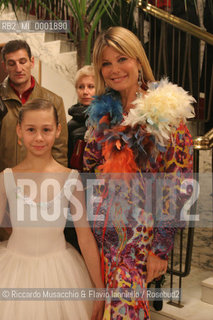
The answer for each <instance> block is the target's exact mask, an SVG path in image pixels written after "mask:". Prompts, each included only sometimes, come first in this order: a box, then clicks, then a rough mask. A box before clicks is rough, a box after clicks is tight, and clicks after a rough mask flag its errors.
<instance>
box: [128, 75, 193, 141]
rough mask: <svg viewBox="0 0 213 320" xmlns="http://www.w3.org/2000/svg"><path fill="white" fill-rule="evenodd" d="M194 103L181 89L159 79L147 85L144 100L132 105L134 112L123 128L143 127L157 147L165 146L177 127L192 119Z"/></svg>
mask: <svg viewBox="0 0 213 320" xmlns="http://www.w3.org/2000/svg"><path fill="white" fill-rule="evenodd" d="M156 84H157V85H156ZM193 102H195V99H194V98H193V97H192V96H190V95H189V94H188V93H187V92H186V91H185V90H184V89H183V88H181V87H178V86H177V85H175V84H172V83H171V82H168V79H162V80H161V81H160V82H159V83H151V84H150V85H149V87H148V91H147V94H146V95H145V96H144V98H143V99H141V98H139V99H136V100H135V101H134V102H133V104H134V105H135V108H132V109H130V111H129V114H128V115H127V116H126V117H124V122H123V123H122V125H124V126H131V127H135V126H136V125H141V126H145V127H146V131H147V132H148V133H150V134H152V135H153V136H154V137H155V139H156V143H159V144H160V145H162V146H165V145H166V143H167V142H168V140H169V139H170V137H171V134H172V132H174V130H175V129H176V128H177V126H178V125H179V123H180V122H181V121H183V122H185V121H186V118H193V117H194V108H193V106H192V103H193Z"/></svg>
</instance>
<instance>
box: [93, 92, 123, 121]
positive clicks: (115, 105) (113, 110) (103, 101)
mask: <svg viewBox="0 0 213 320" xmlns="http://www.w3.org/2000/svg"><path fill="white" fill-rule="evenodd" d="M87 114H88V115H89V118H88V122H89V125H92V126H96V125H97V126H98V125H99V122H100V120H101V118H102V117H103V116H105V115H107V114H109V116H110V122H111V124H112V125H115V124H117V123H119V122H121V121H122V119H123V115H122V114H123V108H122V105H121V102H120V99H118V96H117V95H116V93H115V92H114V91H110V92H107V94H105V95H101V96H100V97H95V99H94V100H93V102H92V104H91V105H90V107H89V108H88V109H87Z"/></svg>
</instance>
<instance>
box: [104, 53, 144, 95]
mask: <svg viewBox="0 0 213 320" xmlns="http://www.w3.org/2000/svg"><path fill="white" fill-rule="evenodd" d="M138 69H139V63H138V62H137V60H136V59H133V58H130V57H128V56H126V55H124V54H121V53H119V52H118V51H117V50H115V49H114V48H112V47H106V48H104V50H103V54H102V67H101V73H102V76H103V78H104V81H105V83H106V85H107V86H108V87H110V88H112V89H114V90H116V91H119V92H120V93H122V92H123V91H126V90H129V89H130V90H131V89H132V88H134V87H135V90H137V88H138Z"/></svg>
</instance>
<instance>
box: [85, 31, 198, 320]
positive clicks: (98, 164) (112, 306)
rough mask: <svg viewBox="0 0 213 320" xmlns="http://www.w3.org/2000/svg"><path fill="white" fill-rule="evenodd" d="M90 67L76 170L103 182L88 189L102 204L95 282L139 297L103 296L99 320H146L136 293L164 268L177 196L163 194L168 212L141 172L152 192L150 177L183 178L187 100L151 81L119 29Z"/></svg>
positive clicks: (98, 47)
mask: <svg viewBox="0 0 213 320" xmlns="http://www.w3.org/2000/svg"><path fill="white" fill-rule="evenodd" d="M93 64H94V69H95V84H96V93H97V95H98V97H97V98H96V99H95V100H94V101H93V102H92V105H91V107H90V109H89V124H90V126H92V127H93V133H92V135H91V137H90V139H89V141H88V143H87V146H86V149H85V153H84V170H85V171H86V172H99V175H100V173H102V174H104V177H105V178H106V184H105V185H104V186H103V187H101V188H98V190H96V192H99V191H100V192H99V195H100V194H101V196H102V201H101V202H100V201H99V202H98V203H97V204H95V205H94V206H93V215H95V216H96V218H95V221H94V226H93V231H94V234H95V237H96V240H97V242H98V245H99V248H100V252H101V258H102V277H103V279H104V281H105V285H106V287H107V288H108V289H113V290H118V291H119V292H121V291H122V290H124V289H127V291H128V290H129V291H131V290H133V291H134V292H140V297H141V298H140V299H137V298H135V297H134V296H125V295H123V296H122V294H121V295H120V296H119V295H118V296H117V297H119V298H118V299H117V300H114V299H112V296H110V297H109V298H107V299H106V305H105V313H104V318H103V319H105V320H106V319H134V320H136V319H137V320H138V319H145V320H148V319H150V315H149V304H148V301H147V299H146V294H145V292H144V289H146V288H147V284H148V283H149V282H150V281H152V280H153V279H154V278H158V277H159V276H161V275H162V274H164V273H165V272H166V270H167V259H168V254H169V252H170V250H171V249H172V246H173V240H174V233H175V230H176V228H177V226H178V222H177V220H178V214H179V212H180V209H181V205H182V204H183V197H182V195H181V193H180V190H176V188H174V189H172V190H171V191H172V194H176V192H177V197H178V199H179V202H178V203H177V202H175V203H174V206H173V207H172V209H173V211H172V210H171V211H170V207H169V206H168V201H169V198H168V197H166V198H165V197H164V195H165V194H166V191H168V190H167V189H165V188H163V192H162V194H163V197H159V196H158V197H157V195H156V194H154V193H153V194H152V192H151V191H149V192H147V191H146V189H147V181H146V179H145V174H149V177H151V179H153V185H152V187H153V188H154V186H155V184H156V183H157V182H158V181H156V176H155V175H156V174H158V173H163V174H167V175H170V174H171V176H172V174H173V176H172V179H173V177H174V176H175V177H176V175H178V176H179V177H180V176H182V175H183V173H185V172H187V173H188V172H191V170H192V139H191V136H190V133H189V131H188V129H187V127H186V125H185V119H186V117H187V118H189V117H192V116H193V107H192V106H191V103H192V102H193V101H194V99H193V98H192V97H191V96H189V95H188V94H187V93H186V92H185V91H184V90H183V89H182V88H179V87H177V86H176V85H173V84H171V83H169V82H168V81H167V80H166V79H163V80H161V81H160V82H159V83H157V82H155V79H154V76H153V73H152V70H151V68H150V65H149V62H148V60H147V57H146V54H145V52H144V49H143V47H142V45H141V43H140V41H139V39H138V38H137V37H136V36H135V35H134V34H133V33H132V32H130V31H129V30H127V29H124V28H122V27H111V28H109V29H108V30H106V31H104V32H103V33H102V34H100V35H99V37H98V38H97V40H96V42H95V46H94V51H93ZM114 178H115V179H114ZM119 178H120V180H119ZM170 178H171V177H170ZM172 179H171V181H173V180H172ZM177 180H178V182H177V184H178V185H179V184H180V183H181V179H179V178H178V179H177ZM151 181H152V180H151ZM169 181H170V180H169ZM175 181H176V180H175ZM134 183H136V185H137V186H138V187H139V188H134ZM157 191H159V188H158V189H157ZM150 199H151V204H152V203H154V205H153V206H151V205H149V201H150ZM172 200H174V199H172ZM161 209H162V210H161ZM174 213H175V214H177V215H176V216H175V214H174ZM159 217H160V218H159ZM161 218H162V219H161Z"/></svg>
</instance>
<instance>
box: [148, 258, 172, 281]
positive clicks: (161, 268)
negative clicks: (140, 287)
mask: <svg viewBox="0 0 213 320" xmlns="http://www.w3.org/2000/svg"><path fill="white" fill-rule="evenodd" d="M167 265H168V262H167V260H163V259H160V258H159V257H158V256H154V255H148V258H147V265H146V269H147V276H146V282H147V283H149V282H151V281H152V280H153V279H155V278H158V277H160V276H162V275H163V274H164V273H166V270H167Z"/></svg>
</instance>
